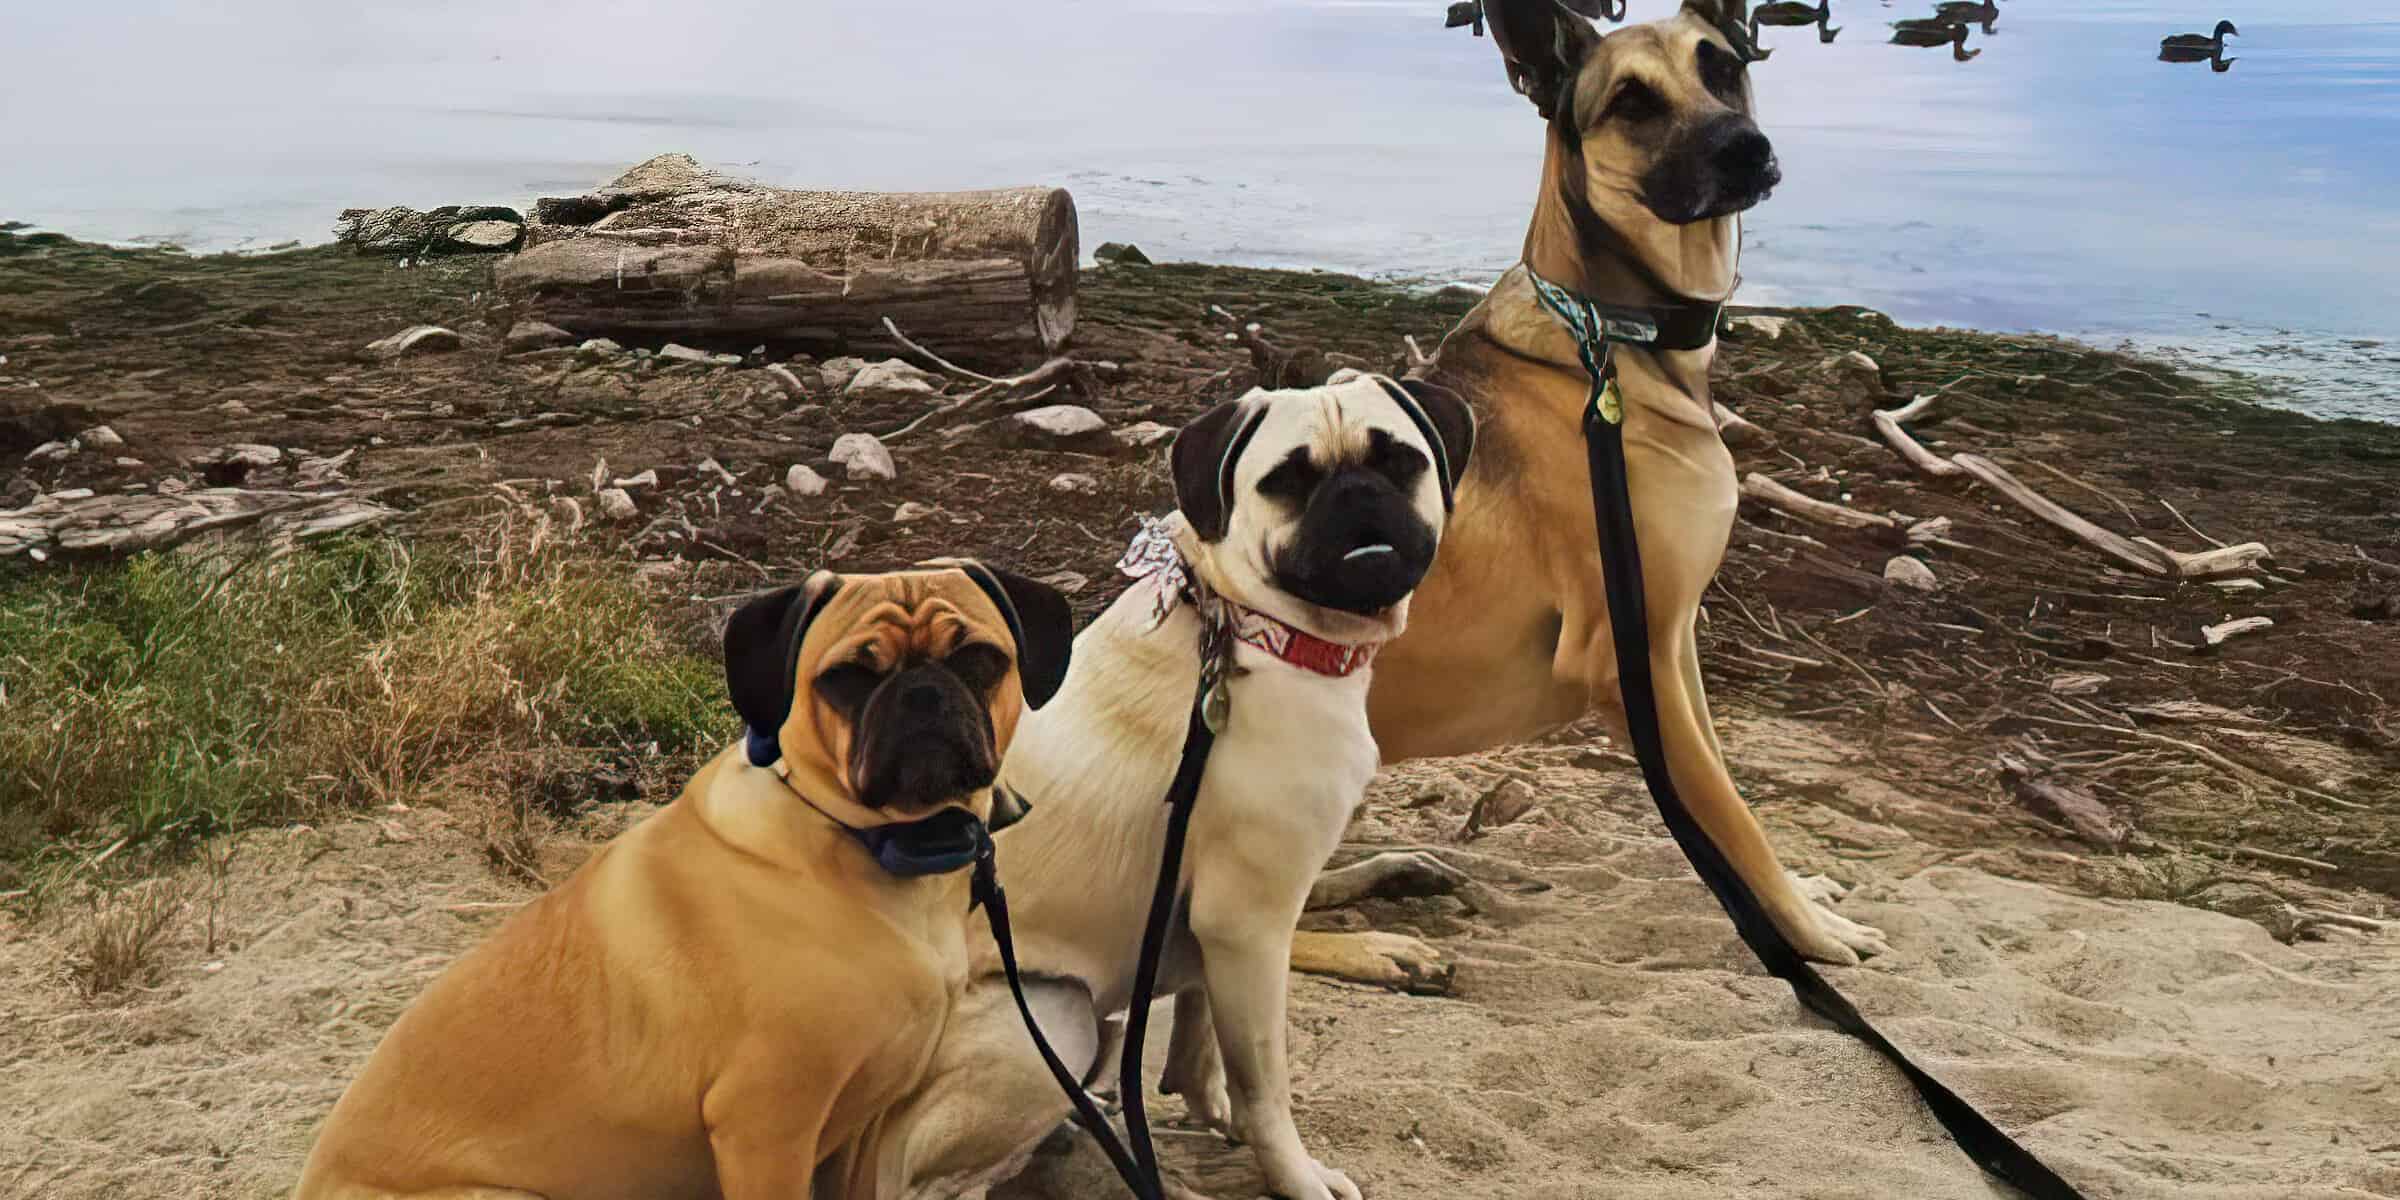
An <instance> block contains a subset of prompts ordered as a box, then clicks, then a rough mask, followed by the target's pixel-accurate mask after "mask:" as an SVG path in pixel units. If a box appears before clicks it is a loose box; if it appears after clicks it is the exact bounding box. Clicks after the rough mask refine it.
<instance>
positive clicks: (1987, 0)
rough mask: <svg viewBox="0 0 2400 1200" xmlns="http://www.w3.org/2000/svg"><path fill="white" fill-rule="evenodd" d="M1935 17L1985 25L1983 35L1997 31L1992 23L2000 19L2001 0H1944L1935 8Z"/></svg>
mask: <svg viewBox="0 0 2400 1200" xmlns="http://www.w3.org/2000/svg"><path fill="white" fill-rule="evenodd" d="M1933 11H1934V19H1935V20H1938V21H1949V22H1951V23H1953V24H1959V25H1965V24H1975V25H1981V26H1983V36H1985V37H1990V36H1992V34H1993V33H1995V32H1997V31H1996V30H1994V29H1993V28H1992V23H1993V22H1994V21H1997V20H1999V19H2000V4H1999V0H1942V3H1940V4H1937V5H1935V6H1934V8H1933Z"/></svg>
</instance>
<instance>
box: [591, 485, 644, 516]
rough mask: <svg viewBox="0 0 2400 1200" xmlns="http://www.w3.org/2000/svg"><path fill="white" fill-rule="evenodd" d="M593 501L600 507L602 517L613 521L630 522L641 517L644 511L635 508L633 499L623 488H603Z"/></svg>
mask: <svg viewBox="0 0 2400 1200" xmlns="http://www.w3.org/2000/svg"><path fill="white" fill-rule="evenodd" d="M593 500H595V501H596V502H598V504H599V505H600V515H601V516H603V517H606V518H608V519H609V520H611V521H630V520H632V519H634V518H635V517H637V516H639V515H641V511H642V510H640V509H638V508H636V507H634V504H633V497H631V496H628V495H626V494H625V489H623V488H613V487H612V488H602V489H600V492H599V494H598V495H596V496H594V497H593Z"/></svg>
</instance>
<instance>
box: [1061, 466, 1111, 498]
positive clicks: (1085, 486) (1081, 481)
mask: <svg viewBox="0 0 2400 1200" xmlns="http://www.w3.org/2000/svg"><path fill="white" fill-rule="evenodd" d="M1050 490H1051V491H1054V492H1065V493H1067V494H1069V495H1074V496H1091V495H1097V494H1098V493H1099V491H1100V481H1099V480H1097V479H1094V478H1092V477H1091V476H1089V475H1085V474H1083V473H1081V472H1078V471H1069V472H1067V473H1066V474H1064V475H1057V476H1053V477H1052V478H1051V480H1050Z"/></svg>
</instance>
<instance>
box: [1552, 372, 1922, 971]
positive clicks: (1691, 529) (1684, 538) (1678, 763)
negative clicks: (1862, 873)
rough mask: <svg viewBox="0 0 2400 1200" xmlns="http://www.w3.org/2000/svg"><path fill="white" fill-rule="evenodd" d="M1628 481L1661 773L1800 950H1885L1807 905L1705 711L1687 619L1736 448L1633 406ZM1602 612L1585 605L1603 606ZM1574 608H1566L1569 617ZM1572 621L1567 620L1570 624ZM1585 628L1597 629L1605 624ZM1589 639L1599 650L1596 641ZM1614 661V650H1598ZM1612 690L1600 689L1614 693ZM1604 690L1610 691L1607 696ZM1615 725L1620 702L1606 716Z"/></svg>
mask: <svg viewBox="0 0 2400 1200" xmlns="http://www.w3.org/2000/svg"><path fill="white" fill-rule="evenodd" d="M1625 455H1626V479H1627V481H1628V482H1629V484H1630V485H1631V488H1632V499H1633V514H1634V527H1635V535H1636V539H1637V541H1638V542H1639V543H1640V546H1641V555H1642V599H1643V604H1644V607H1645V608H1646V609H1647V610H1648V616H1649V625H1650V629H1649V633H1650V674H1651V680H1652V684H1653V687H1654V690H1655V691H1656V693H1657V700H1658V724H1659V734H1660V737H1661V739H1662V740H1663V741H1664V742H1665V743H1666V753H1667V765H1668V774H1669V776H1670V777H1671V778H1672V779H1673V780H1674V783H1675V791H1676V793H1677V794H1678V795H1679V796H1681V797H1682V799H1683V802H1684V804H1685V805H1686V806H1687V807H1689V808H1690V809H1691V811H1692V816H1693V818H1694V819H1695V820H1697V821H1698V822H1699V824H1700V828H1701V830H1702V831H1703V832H1705V833H1706V834H1707V835H1708V838H1709V840H1710V841H1712V842H1714V843H1716V846H1717V849H1718V850H1719V851H1720V852H1722V853H1723V854H1724V856H1725V858H1726V860H1727V861H1728V862H1729V863H1730V864H1731V865H1732V867H1733V869H1734V872H1735V873H1736V874H1738V875H1740V876H1741V878H1742V881H1743V882H1744V883H1746V884H1748V885H1749V886H1750V890H1751V891H1752V892H1753V893H1755V894H1756V895H1757V896H1758V899H1759V903H1760V904H1761V905H1763V906H1764V907H1765V908H1766V910H1767V915H1768V917H1769V918H1771V919H1772V920H1773V921H1774V922H1775V926H1776V928H1778V929H1780V930H1782V931H1783V934H1784V936H1785V937H1787V938H1790V939H1791V941H1792V944H1793V946H1794V947H1795V948H1797V949H1798V950H1799V951H1800V952H1801V953H1802V954H1805V955H1807V956H1808V957H1810V958H1813V959H1817V960H1819V961H1821V962H1830V963H1840V964H1850V963H1856V962H1857V961H1858V959H1859V956H1860V955H1861V954H1874V953H1877V952H1879V951H1881V950H1882V949H1883V948H1884V945H1883V940H1882V935H1880V934H1878V933H1876V932H1875V931H1874V930H1872V929H1869V928H1867V927H1866V926H1863V925H1858V924H1855V923H1853V922H1851V921H1848V920H1845V919H1843V918H1841V917H1840V916H1838V915H1836V914H1835V913H1833V912H1832V911H1831V910H1829V909H1824V908H1820V907H1818V906H1817V905H1814V904H1811V903H1810V902H1809V901H1808V899H1807V897H1805V896H1803V895H1802V894H1801V893H1800V890H1799V888H1798V887H1797V886H1796V885H1795V884H1794V883H1793V881H1792V877H1791V876H1790V875H1789V874H1788V873H1786V872H1785V871H1784V869H1783V865H1782V863H1781V862H1780V861H1778V860H1777V858H1776V856H1775V848H1774V847H1773V846H1772V845H1771V844H1769V843H1768V841H1767V834H1766V830H1765V829H1763V828H1761V827H1760V825H1759V823H1758V818H1757V817H1756V816H1755V815H1753V814H1752V813H1751V811H1750V806H1749V805H1748V804H1746V803H1744V802H1743V800H1742V796H1741V793H1740V791H1738V790H1737V789H1736V788H1735V787H1734V784H1733V776H1732V774H1731V772H1729V771H1728V770H1727V769H1726V766H1725V755H1724V750H1723V749H1722V747H1720V746H1719V745H1718V743H1717V734H1716V730H1715V729H1714V728H1713V727H1712V725H1711V724H1710V721H1709V712H1708V696H1707V692H1706V687H1705V685H1704V683H1703V682H1702V679H1701V675H1700V652H1699V643H1698V640H1697V633H1696V629H1695V622H1696V621H1697V619H1698V615H1699V611H1700V599H1701V595H1702V593H1703V592H1705V591H1706V590H1707V588H1708V584H1709V581H1710V580H1711V579H1714V578H1715V577H1716V573H1717V567H1718V566H1719V564H1720V563H1721V562H1722V561H1723V559H1724V556H1725V543H1726V538H1727V535H1728V534H1729V533H1730V531H1731V529H1732V526H1733V515H1734V506H1735V503H1736V496H1735V485H1734V471H1733V458H1732V455H1731V453H1730V452H1728V451H1727V450H1726V449H1725V444H1724V443H1723V442H1722V441H1720V440H1718V438H1717V435H1716V431H1715V430H1714V429H1713V428H1704V427H1702V426H1700V425H1697V424H1694V423H1690V422H1686V421H1679V420H1676V419H1674V418H1672V417H1670V416H1668V415H1666V414H1663V413H1659V412H1655V411H1651V410H1650V409H1649V408H1648V407H1647V406H1646V405H1631V406H1629V408H1628V411H1627V414H1626V428H1625ZM1600 615H1603V614H1592V616H1600ZM1572 619H1573V614H1570V620H1572ZM1570 627H1573V626H1570ZM1591 627H1592V628H1595V629H1604V628H1605V624H1604V623H1597V622H1596V623H1594V624H1593V625H1592V626H1591ZM1595 649H1598V648H1597V647H1595ZM1607 658H1608V659H1609V660H1611V661H1613V659H1614V655H1613V654H1609V655H1607ZM1614 690H1615V689H1614V688H1610V689H1607V691H1609V692H1613V691H1614ZM1610 699H1611V700H1616V699H1617V697H1615V696H1610ZM1612 715H1613V716H1614V717H1616V720H1615V721H1612V725H1613V724H1617V723H1621V721H1622V712H1621V711H1620V712H1619V713H1617V714H1612Z"/></svg>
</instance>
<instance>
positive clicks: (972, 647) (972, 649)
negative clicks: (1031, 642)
mask: <svg viewBox="0 0 2400 1200" xmlns="http://www.w3.org/2000/svg"><path fill="white" fill-rule="evenodd" d="M942 665H943V666H946V667H948V668H950V673H951V674H953V675H956V676H958V677H959V679H960V680H961V681H962V682H964V683H965V684H966V685H967V688H968V690H970V691H972V692H974V693H975V694H976V695H978V696H981V695H984V694H986V693H988V692H990V691H991V690H992V689H993V688H995V687H998V686H1000V681H1001V679H1003V678H1005V677H1006V676H1007V675H1008V652H1007V651H1005V650H1002V649H1001V648H1000V647H998V646H994V645H990V644H988V643H985V642H972V643H969V644H967V645H964V646H961V647H959V648H958V649H957V650H955V651H953V652H952V653H951V655H950V657H948V658H945V659H943V660H942Z"/></svg>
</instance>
